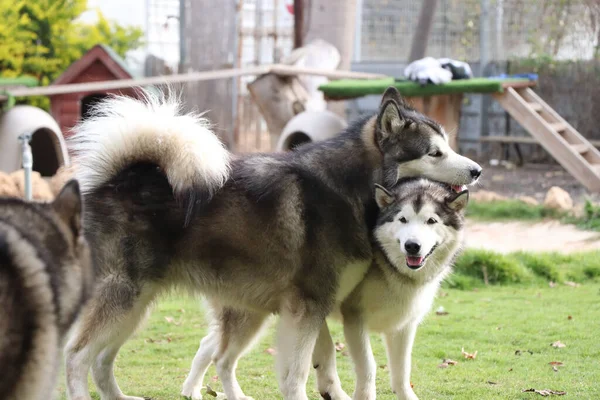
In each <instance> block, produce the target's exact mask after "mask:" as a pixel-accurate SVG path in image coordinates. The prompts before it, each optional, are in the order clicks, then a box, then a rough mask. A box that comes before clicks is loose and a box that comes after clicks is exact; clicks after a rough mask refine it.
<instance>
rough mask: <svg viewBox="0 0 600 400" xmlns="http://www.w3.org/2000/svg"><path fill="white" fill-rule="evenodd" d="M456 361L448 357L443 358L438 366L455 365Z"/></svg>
mask: <svg viewBox="0 0 600 400" xmlns="http://www.w3.org/2000/svg"><path fill="white" fill-rule="evenodd" d="M456 364H458V361H454V360H451V359H449V358H444V359H443V360H442V363H441V364H440V365H438V368H448V366H449V365H456Z"/></svg>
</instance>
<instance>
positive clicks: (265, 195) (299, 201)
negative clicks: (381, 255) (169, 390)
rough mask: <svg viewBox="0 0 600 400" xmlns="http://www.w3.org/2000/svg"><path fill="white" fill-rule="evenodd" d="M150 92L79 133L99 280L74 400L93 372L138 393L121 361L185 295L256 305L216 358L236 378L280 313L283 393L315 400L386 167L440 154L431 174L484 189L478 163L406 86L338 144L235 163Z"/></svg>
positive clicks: (74, 351)
mask: <svg viewBox="0 0 600 400" xmlns="http://www.w3.org/2000/svg"><path fill="white" fill-rule="evenodd" d="M148 96H149V98H148V99H147V100H146V101H145V102H139V101H137V100H133V99H127V98H116V99H110V100H108V101H107V102H105V103H101V104H100V105H99V106H98V108H97V110H96V113H95V115H94V116H92V117H91V119H89V120H87V121H84V122H83V124H82V125H81V126H79V128H78V129H77V130H76V134H75V137H74V142H73V148H74V149H75V152H76V153H78V156H77V163H78V164H79V165H80V167H81V173H80V174H79V175H78V176H79V178H80V179H81V181H82V185H83V188H84V189H85V201H86V205H87V207H86V212H85V214H84V224H85V225H84V226H85V232H86V237H87V238H88V240H89V242H90V244H91V246H92V247H93V250H94V255H95V257H94V262H95V263H96V266H97V268H98V270H99V274H100V277H99V280H98V286H97V290H96V293H95V296H94V298H93V300H92V301H91V304H90V306H89V307H88V308H86V311H85V313H84V315H83V318H82V320H81V324H78V329H77V330H76V332H75V335H74V336H73V337H72V338H71V340H70V341H69V343H68V345H67V354H66V358H67V360H66V374H67V386H68V391H69V395H70V398H71V399H77V400H89V399H90V397H89V393H88V387H87V375H88V371H89V369H90V368H91V369H92V376H93V378H94V380H95V382H96V385H97V387H98V390H99V392H100V394H101V397H102V399H111V400H113V399H138V398H133V397H127V396H125V395H123V393H122V392H121V390H120V389H119V387H118V385H117V383H116V381H115V378H114V376H113V363H114V359H115V357H116V354H117V352H118V350H119V348H120V347H121V345H122V344H123V343H124V342H125V341H126V340H127V338H128V337H129V336H130V334H131V333H132V332H133V330H134V329H135V327H136V326H137V325H138V323H139V321H140V319H141V318H142V316H143V315H144V314H145V311H146V309H147V306H148V304H149V303H150V302H151V301H152V299H154V298H155V297H156V295H157V293H159V292H160V291H162V290H166V289H169V288H171V287H174V286H179V287H184V288H188V289H190V290H193V291H196V292H201V293H203V294H204V295H206V296H207V297H208V298H209V299H210V300H211V302H213V303H214V304H219V305H220V306H222V307H232V308H234V309H243V310H248V314H247V320H246V321H245V324H246V326H250V327H252V329H250V331H248V333H247V335H246V336H245V337H243V338H239V339H240V341H239V342H236V341H231V340H229V339H228V338H227V337H224V338H223V340H222V341H221V342H220V344H221V345H220V347H219V350H218V354H217V355H216V356H215V357H216V359H217V362H216V366H217V369H218V370H219V372H220V374H221V379H222V380H223V382H225V381H226V380H227V379H229V376H227V375H226V372H227V371H230V370H231V367H232V366H234V365H235V362H236V359H235V358H232V357H231V355H232V354H238V348H245V347H246V346H247V344H248V342H249V341H250V340H252V339H253V338H254V337H255V336H256V331H258V329H259V328H260V327H261V326H262V325H263V322H264V321H265V319H266V318H267V317H268V316H269V315H270V314H273V313H278V314H279V315H280V328H279V337H278V349H279V351H278V355H277V372H278V379H279V385H280V388H281V391H282V394H283V397H284V398H285V399H288V400H306V399H307V397H306V380H307V378H308V373H309V368H310V357H311V352H312V349H313V347H314V344H315V341H316V339H317V336H318V333H319V329H320V326H321V325H322V323H323V321H324V320H325V317H326V316H327V315H328V314H329V313H330V311H331V310H332V309H333V308H334V306H335V305H336V304H338V303H339V302H341V301H342V300H343V299H344V298H345V297H346V296H347V295H348V294H349V293H350V292H351V291H352V290H353V289H354V287H355V286H356V285H357V284H358V283H359V282H360V280H362V278H363V277H364V274H365V273H366V271H367V269H368V267H369V264H370V260H371V257H372V248H371V243H370V229H369V223H370V222H369V221H372V215H373V214H374V211H375V210H376V205H375V204H374V202H373V200H372V191H373V185H374V183H375V182H377V181H379V180H381V176H382V171H381V166H382V163H383V159H384V158H389V159H392V160H395V163H393V165H394V166H393V168H394V169H397V168H398V165H397V164H401V165H402V164H406V163H410V162H412V161H411V160H416V159H417V158H423V159H424V158H432V159H433V158H435V159H436V160H435V161H434V160H432V161H431V162H438V163H440V165H444V168H441V169H435V168H433V169H429V170H428V172H426V173H425V175H428V176H429V177H430V178H432V179H440V180H444V181H447V183H451V184H469V183H472V182H473V181H474V180H476V178H477V176H478V174H479V172H480V170H481V168H480V167H479V166H478V165H477V164H476V163H474V162H473V161H471V160H469V159H467V158H465V157H461V156H459V155H458V154H456V153H455V152H454V151H452V150H451V149H450V147H449V146H448V143H447V137H446V135H445V133H444V132H443V129H442V128H441V127H440V126H439V125H438V124H436V123H435V122H433V121H432V120H430V119H429V118H427V117H425V116H423V115H421V114H419V113H417V112H416V111H414V110H412V109H411V108H409V107H408V106H406V105H405V104H404V102H403V101H402V99H401V98H400V96H399V94H398V92H397V91H396V90H395V89H390V90H388V92H386V94H385V95H384V98H383V101H382V106H381V110H380V112H379V113H378V114H377V115H374V116H371V117H368V118H364V119H362V120H360V121H358V122H357V123H355V124H353V125H352V126H350V127H349V128H348V129H347V130H346V131H345V132H343V133H342V134H341V135H340V136H338V137H336V138H334V139H331V140H328V141H324V142H319V143H315V144H309V145H305V146H302V147H300V148H298V149H297V150H296V151H294V152H291V153H280V154H269V155H265V154H259V155H247V156H243V157H235V158H233V157H231V156H230V154H229V153H228V152H227V151H226V150H225V149H224V148H223V146H222V145H221V143H220V142H219V141H218V140H217V138H216V137H215V136H214V134H213V133H212V132H211V131H210V130H209V129H208V127H207V124H206V122H205V121H204V120H202V119H199V118H196V117H193V116H180V115H178V114H177V104H176V103H175V102H172V101H163V100H160V99H158V98H156V97H151V96H150V95H148ZM438 153H439V154H438ZM428 162H429V161H428ZM411 165H414V163H413V164H411ZM413 169H414V170H415V171H416V168H413ZM444 169H445V170H444ZM442 170H444V171H442ZM447 170H450V173H451V174H449V173H448V171H447ZM450 176H451V177H452V179H447V178H448V177H450ZM230 387H233V386H230ZM232 390H233V392H231V393H228V397H229V399H230V400H235V399H243V398H244V395H243V393H242V391H241V389H240V388H239V386H237V387H233V389H232Z"/></svg>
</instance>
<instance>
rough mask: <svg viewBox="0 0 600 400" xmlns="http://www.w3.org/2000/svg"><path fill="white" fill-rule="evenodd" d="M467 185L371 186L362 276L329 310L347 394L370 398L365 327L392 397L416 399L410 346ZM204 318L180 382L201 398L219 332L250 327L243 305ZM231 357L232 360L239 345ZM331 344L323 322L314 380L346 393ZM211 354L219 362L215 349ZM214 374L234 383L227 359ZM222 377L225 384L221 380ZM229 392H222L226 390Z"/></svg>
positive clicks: (457, 235) (457, 239)
mask: <svg viewBox="0 0 600 400" xmlns="http://www.w3.org/2000/svg"><path fill="white" fill-rule="evenodd" d="M468 197H469V194H468V192H467V191H466V190H465V191H461V192H460V193H457V192H456V191H455V190H454V189H452V188H451V187H450V186H448V185H444V184H441V183H437V182H432V181H429V180H425V179H408V180H404V181H401V182H399V183H398V184H397V185H396V186H394V188H393V189H392V190H391V191H387V190H386V189H384V188H383V187H381V186H377V187H376V189H375V198H376V201H377V206H378V207H379V215H378V218H377V222H376V225H375V228H374V230H373V236H374V259H373V263H372V265H371V267H370V268H369V271H368V272H367V274H366V275H365V278H364V279H363V280H362V281H361V282H360V283H359V284H358V286H357V287H356V288H355V289H354V290H353V291H352V292H351V293H350V295H349V296H348V297H347V298H346V299H345V300H344V301H343V303H342V304H341V307H339V308H337V309H336V310H334V312H333V313H332V314H331V316H332V317H333V318H338V319H340V320H342V321H343V323H344V335H345V337H346V343H347V345H348V350H349V352H350V355H351V357H352V360H353V362H354V365H355V371H356V375H357V382H356V390H355V393H354V398H355V399H366V400H371V399H375V375H376V372H377V365H376V363H375V359H374V358H373V353H372V351H371V346H370V341H369V335H368V332H369V331H373V332H379V333H382V334H383V335H384V338H385V344H386V347H387V352H388V365H389V369H390V375H391V383H392V390H393V391H394V393H396V396H397V397H398V399H402V400H416V399H417V396H416V395H415V393H414V392H413V390H412V388H411V385H410V371H411V351H412V345H413V341H414V338H415V333H416V330H417V326H418V325H419V323H420V322H421V320H422V319H423V318H424V317H425V315H426V314H427V313H428V312H429V311H430V309H431V306H432V304H433V300H434V297H435V294H436V293H437V290H438V288H439V285H440V283H441V282H442V280H443V279H444V278H445V277H446V276H447V275H448V274H449V273H450V271H451V265H452V261H453V259H454V257H455V256H456V255H457V254H458V252H459V249H460V247H461V245H462V243H463V229H462V228H463V224H464V210H465V207H466V205H467V202H468ZM211 311H212V314H213V315H212V317H213V318H212V320H211V322H212V324H211V327H210V331H209V334H208V335H207V336H206V337H205V338H204V339H203V340H202V341H201V344H200V348H199V349H198V352H197V354H196V356H195V358H194V361H193V363H192V371H191V372H190V374H189V375H188V378H187V379H186V382H185V384H184V389H183V394H184V395H186V396H189V397H191V398H192V399H194V400H198V399H202V394H201V389H202V384H203V380H204V374H205V372H206V370H207V369H208V367H209V366H210V364H211V362H212V358H213V355H215V354H218V349H219V346H221V344H220V343H221V341H222V340H223V339H224V336H226V337H227V340H229V341H233V342H240V338H243V337H245V336H246V335H248V333H247V331H252V330H253V329H254V327H252V326H248V325H247V324H246V312H245V311H244V310H235V309H232V308H218V305H217V306H216V307H211ZM239 350H240V352H239V354H236V355H232V356H231V358H232V359H234V360H237V359H238V358H239V357H241V355H242V353H243V351H244V350H246V349H245V348H240V349H239ZM335 353H336V351H335V348H334V345H333V341H332V339H331V335H330V334H329V331H328V329H327V327H326V325H324V326H323V327H322V329H321V332H320V335H319V337H318V340H317V343H316V347H315V349H314V352H313V367H314V368H315V370H316V373H317V385H318V390H319V392H320V393H321V396H322V397H323V398H324V399H332V400H339V399H344V400H346V399H349V397H348V395H346V393H345V392H344V391H343V389H342V387H341V384H340V380H339V378H338V375H337V372H336V360H335V357H336V356H335ZM216 362H217V363H218V362H222V360H220V359H219V358H218V357H216ZM228 367H229V370H226V371H223V369H222V368H221V370H220V371H219V372H220V376H221V375H223V376H226V377H229V379H227V380H223V386H224V390H225V392H226V393H234V392H235V390H236V388H238V387H239V385H238V384H237V381H236V378H235V370H234V369H235V363H229V364H228ZM226 383H227V384H230V385H231V387H226V386H225V385H226ZM228 398H229V397H228Z"/></svg>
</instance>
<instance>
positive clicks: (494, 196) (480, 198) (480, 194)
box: [469, 190, 508, 203]
mask: <svg viewBox="0 0 600 400" xmlns="http://www.w3.org/2000/svg"><path fill="white" fill-rule="evenodd" d="M469 198H470V200H473V201H477V202H480V203H489V202H491V201H502V200H508V197H506V196H502V195H501V194H498V193H496V192H491V191H489V190H478V191H477V192H473V193H471V194H470V195H469Z"/></svg>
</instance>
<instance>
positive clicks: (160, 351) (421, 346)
mask: <svg viewBox="0 0 600 400" xmlns="http://www.w3.org/2000/svg"><path fill="white" fill-rule="evenodd" d="M439 306H443V307H444V308H445V309H446V311H448V313H449V314H448V315H445V316H438V315H436V314H435V313H434V312H432V313H431V314H430V315H429V316H428V317H427V318H426V320H425V322H424V323H423V324H422V326H421V327H420V328H419V331H418V333H417V338H416V343H415V349H414V357H413V374H412V382H413V384H414V388H415V392H416V393H417V395H418V396H419V397H420V398H422V399H478V400H479V399H483V400H485V399H537V398H538V397H540V396H539V395H536V394H530V393H521V390H522V389H526V388H536V389H553V390H564V391H566V392H567V396H568V397H567V398H576V399H598V398H600V386H599V385H598V384H597V383H598V382H600V367H599V366H598V360H599V359H600V346H598V341H597V335H598V332H599V328H600V322H599V321H600V284H598V283H589V284H584V285H582V286H580V287H576V288H574V287H567V286H564V285H559V286H557V287H555V288H549V287H548V285H544V286H529V287H525V286H522V285H520V286H489V287H486V288H481V289H478V290H477V291H462V290H455V289H443V290H442V293H441V296H440V297H438V299H437V300H436V304H435V306H434V310H435V308H437V307H439ZM183 310H184V311H183ZM568 316H572V319H568ZM167 317H172V318H173V320H174V322H168V321H167ZM272 325H274V324H272ZM330 325H331V327H332V335H333V337H334V341H340V342H343V341H344V339H343V334H342V331H341V327H340V325H339V324H337V323H331V324H330ZM206 331H207V324H206V322H205V320H204V317H203V313H202V312H201V311H200V308H199V303H198V302H197V301H195V300H192V299H189V298H177V297H169V298H165V299H163V300H162V301H160V302H159V304H158V307H157V308H156V309H155V310H154V312H153V313H152V316H151V318H150V320H149V323H147V324H146V327H145V328H144V329H143V330H142V331H140V332H139V333H138V334H137V335H136V336H135V337H134V338H133V339H131V340H130V341H129V342H127V343H126V344H125V346H124V347H123V349H122V351H121V353H120V354H119V356H118V359H117V364H116V369H115V373H116V376H117V380H118V382H119V383H120V385H121V388H122V389H123V391H124V392H125V393H128V394H135V395H143V396H151V397H152V398H153V399H155V400H169V399H182V397H180V396H179V391H180V388H181V384H182V383H183V380H184V379H185V376H186V374H187V372H188V369H189V365H190V363H191V360H192V358H193V356H194V354H195V351H196V350H197V346H198V341H199V340H200V339H201V338H202V336H203V335H204V334H205V333H206ZM557 340H560V341H561V342H563V343H565V344H566V347H565V348H553V347H551V346H550V344H551V343H553V342H555V341H557ZM372 344H373V350H374V353H375V357H376V359H377V362H378V365H379V368H378V370H377V392H378V397H377V398H378V399H384V400H385V399H394V396H393V394H392V392H391V389H390V387H389V379H388V372H387V370H386V367H385V366H386V364H387V360H386V357H385V351H384V347H383V343H382V340H381V339H380V337H379V336H376V335H373V336H372ZM273 345H274V335H273V329H272V328H271V329H269V330H268V331H267V333H266V334H265V335H264V336H263V339H262V340H261V341H260V342H259V343H258V344H257V345H256V346H255V347H254V349H253V350H252V351H251V352H250V353H248V354H247V355H246V356H245V357H244V358H243V359H242V360H241V361H240V364H239V367H238V376H239V379H240V383H241V386H242V387H243V388H244V390H245V392H246V393H247V394H248V395H250V396H253V397H254V398H255V399H257V400H259V399H261V400H264V399H280V398H281V396H280V395H279V392H278V390H277V384H276V379H275V375H274V372H273V371H274V360H273V356H271V355H269V354H267V353H266V352H265V349H267V348H269V347H272V346H273ZM462 347H464V348H465V350H466V351H469V352H474V351H475V350H477V351H478V354H477V358H476V359H475V360H465V359H464V358H463V357H462V355H461V348H462ZM517 350H520V352H521V353H520V354H521V355H515V352H516V351H517ZM529 351H531V353H530V352H529ZM443 358H451V359H453V360H456V361H458V362H459V363H458V365H456V366H450V367H448V368H446V369H440V368H438V367H437V366H438V365H439V364H440V363H441V361H442V359H443ZM337 361H338V372H339V374H340V376H341V379H342V384H343V387H344V389H345V390H346V391H347V392H349V393H351V392H352V388H353V382H354V378H353V373H352V364H351V361H350V358H349V357H348V356H346V355H345V354H343V353H337ZM551 361H560V362H562V363H564V366H562V367H558V372H554V371H553V370H552V367H551V366H550V365H549V364H548V363H549V362H551ZM215 375H216V373H215V371H214V367H211V369H210V370H209V373H208V375H207V376H208V379H209V384H210V385H211V386H212V387H213V388H214V389H215V390H220V388H221V385H220V382H218V381H217V380H212V379H211V377H213V376H215ZM488 382H495V384H490V383H488ZM91 387H92V390H95V389H94V388H93V386H91ZM314 388H315V383H314V374H313V373H311V378H310V382H309V386H308V390H309V398H310V399H314V400H317V399H319V395H318V393H317V392H316V390H315V389H314ZM59 391H60V393H61V394H60V396H59V398H60V399H64V383H63V381H62V380H61V383H60V388H59ZM98 398H99V397H98V396H97V395H96V394H95V393H94V399H98ZM205 398H209V399H210V397H208V396H205Z"/></svg>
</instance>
